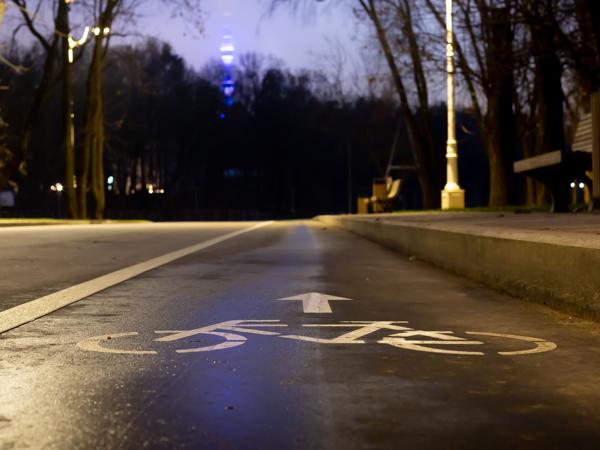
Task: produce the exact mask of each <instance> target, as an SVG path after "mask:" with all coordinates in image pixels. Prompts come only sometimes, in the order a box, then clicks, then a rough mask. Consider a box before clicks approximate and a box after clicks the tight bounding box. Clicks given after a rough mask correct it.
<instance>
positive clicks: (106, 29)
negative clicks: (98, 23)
mask: <svg viewBox="0 0 600 450" xmlns="http://www.w3.org/2000/svg"><path fill="white" fill-rule="evenodd" d="M103 31H104V36H107V35H108V34H109V33H110V28H108V27H104V30H103Z"/></svg>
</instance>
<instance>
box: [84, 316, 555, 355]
mask: <svg viewBox="0 0 600 450" xmlns="http://www.w3.org/2000/svg"><path fill="white" fill-rule="evenodd" d="M406 323H408V322H406V321H342V322H340V323H333V324H304V325H302V326H303V327H305V328H353V329H354V330H352V331H349V332H347V333H343V334H341V335H339V336H337V337H334V338H330V339H323V338H316V337H311V336H302V335H294V334H282V333H278V332H275V331H268V330H261V329H258V328H276V327H287V325H286V324H283V323H280V321H279V320H228V321H226V322H220V323H216V324H213V325H208V326H205V327H201V328H194V329H191V330H169V331H155V332H154V333H155V334H165V335H166V336H163V337H160V338H157V339H154V342H175V341H180V340H183V339H187V338H190V337H193V336H198V335H208V336H217V337H219V338H222V339H223V341H222V342H220V343H219V344H215V345H205V346H200V347H191V348H184V349H177V350H175V351H176V352H177V353H199V352H211V351H216V350H225V349H228V348H233V347H238V346H240V345H243V344H245V343H246V342H247V340H248V338H247V337H246V336H244V335H242V334H240V333H245V334H246V333H247V334H257V335H263V336H278V337H280V338H284V339H293V340H298V341H305V342H313V343H318V344H328V345H341V344H366V343H367V342H366V341H365V340H364V339H363V338H365V337H366V336H368V335H371V334H373V333H375V332H379V331H382V330H385V331H393V333H392V334H390V335H388V336H386V337H384V338H382V339H379V340H378V341H376V342H377V343H378V344H384V345H390V346H393V347H397V348H401V349H405V350H413V351H419V352H428V353H442V354H450V355H473V356H483V355H485V353H483V352H480V351H470V350H462V349H461V350H458V349H456V348H458V347H460V346H476V345H483V344H485V342H483V341H479V340H470V339H466V338H462V337H459V336H455V335H454V334H453V333H454V332H453V331H429V330H417V329H413V328H409V327H406V326H403V325H400V324H406ZM465 334H467V335H469V336H482V337H492V338H503V339H510V340H517V341H523V342H528V343H531V344H533V345H534V346H533V348H528V349H524V350H514V351H500V352H497V353H498V354H499V355H502V356H514V355H531V354H535V353H544V352H549V351H552V350H555V349H556V348H557V345H556V344H555V343H554V342H551V341H548V340H546V339H541V338H536V337H530V336H521V335H514V334H503V333H490V332H479V331H467V332H465ZM137 335H139V333H137V332H126V333H116V334H110V335H102V336H94V337H91V338H88V339H85V340H83V341H81V342H79V343H78V344H77V346H78V347H79V348H81V349H82V350H87V351H92V352H100V353H113V354H122V355H157V354H158V352H157V351H155V350H126V349H118V348H112V347H105V346H103V345H102V343H103V342H107V341H109V340H114V339H122V338H127V337H133V336H137ZM439 346H441V347H443V348H438V347H439Z"/></svg>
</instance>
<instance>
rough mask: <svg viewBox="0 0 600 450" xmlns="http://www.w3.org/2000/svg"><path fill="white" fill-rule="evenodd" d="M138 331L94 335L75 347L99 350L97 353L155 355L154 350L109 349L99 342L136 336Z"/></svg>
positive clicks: (91, 350) (93, 350)
mask: <svg viewBox="0 0 600 450" xmlns="http://www.w3.org/2000/svg"><path fill="white" fill-rule="evenodd" d="M138 334H139V333H136V332H135V331H134V332H131V333H116V334H104V335H102V336H94V337H93V338H89V339H86V340H85V341H81V342H78V343H77V347H79V348H80V349H82V350H87V351H90V352H99V353H113V354H119V355H157V354H158V352H156V351H154V350H121V349H111V348H107V347H103V346H102V345H101V344H100V342H102V341H109V340H113V339H119V338H123V337H130V336H137V335H138Z"/></svg>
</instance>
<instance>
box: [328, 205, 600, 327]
mask: <svg viewBox="0 0 600 450" xmlns="http://www.w3.org/2000/svg"><path fill="white" fill-rule="evenodd" d="M317 220H319V221H320V222H322V223H324V224H327V225H329V226H335V227H340V228H343V229H345V230H348V231H351V232H353V233H355V234H357V235H359V236H362V237H364V238H367V239H369V240H371V241H374V242H377V243H379V244H382V245H384V246H386V247H389V248H392V249H395V250H399V251H402V252H405V253H408V254H410V255H414V256H416V257H418V258H419V259H422V260H424V261H428V262H430V263H433V264H435V265H437V266H440V267H443V268H445V269H448V270H451V271H453V272H456V273H458V274H460V275H464V276H467V277H469V278H472V279H475V280H477V281H480V282H483V283H485V284H487V285H490V286H492V287H494V288H498V289H502V290H504V291H507V292H509V293H510V294H513V295H516V296H518V297H521V298H524V299H527V300H531V301H535V302H538V303H543V304H545V305H548V306H551V307H553V308H556V309H559V310H561V311H563V312H566V313H569V314H573V315H577V316H581V317H585V318H588V319H591V320H595V321H600V249H598V248H586V247H582V246H572V245H564V244H553V243H548V242H539V241H535V240H523V239H511V238H507V237H500V236H493V235H490V233H489V232H488V233H486V234H485V235H482V234H481V235H480V234H477V233H470V232H461V231H456V230H450V231H449V230H443V229H439V228H438V229H435V228H432V227H420V226H418V225H415V224H409V223H397V222H396V223H389V222H387V223H386V222H385V221H383V220H379V219H377V218H374V219H371V218H369V219H366V218H364V217H362V218H361V217H352V216H319V217H317Z"/></svg>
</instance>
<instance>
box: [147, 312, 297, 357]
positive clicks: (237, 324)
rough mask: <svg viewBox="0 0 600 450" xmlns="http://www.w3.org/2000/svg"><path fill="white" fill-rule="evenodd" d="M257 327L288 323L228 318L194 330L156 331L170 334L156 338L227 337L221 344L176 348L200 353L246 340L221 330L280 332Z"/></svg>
mask: <svg viewBox="0 0 600 450" xmlns="http://www.w3.org/2000/svg"><path fill="white" fill-rule="evenodd" d="M255 327H287V325H285V324H282V323H279V320H228V321H227V322H220V323H216V324H214V325H209V326H207V327H202V328H195V329H193V330H184V331H174V332H170V331H156V332H155V333H157V334H168V336H165V337H162V338H159V339H155V341H156V342H173V341H178V340H180V339H185V338H188V337H191V336H196V335H198V334H208V335H212V336H218V337H222V338H223V339H225V342H221V343H220V344H216V345H210V346H205V347H196V348H186V349H183V350H176V352H177V353H198V352H211V351H213V350H223V349H225V348H231V347H237V346H238V345H242V344H244V343H245V342H246V337H245V336H242V335H241V334H233V333H222V332H219V331H216V330H221V331H237V332H238V333H250V334H262V335H263V336H275V335H278V334H279V333H275V332H274V331H265V330H255V329H254V328H255Z"/></svg>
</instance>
